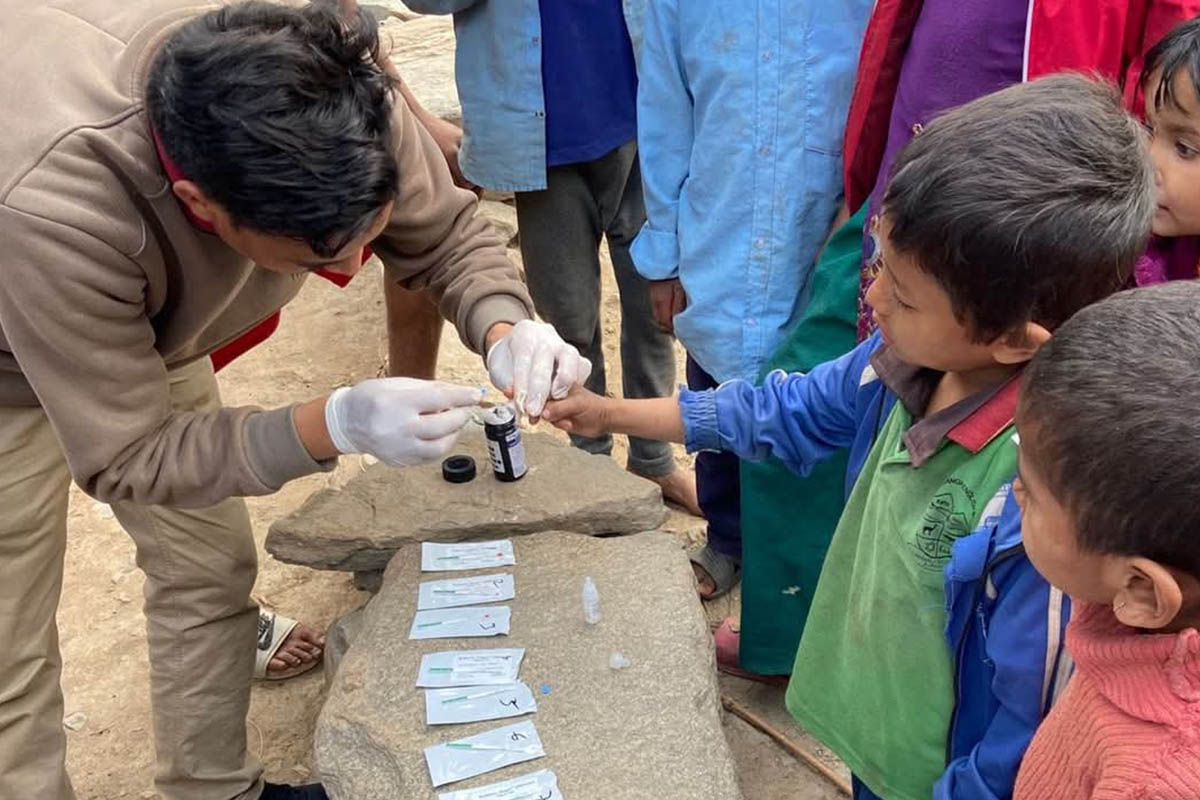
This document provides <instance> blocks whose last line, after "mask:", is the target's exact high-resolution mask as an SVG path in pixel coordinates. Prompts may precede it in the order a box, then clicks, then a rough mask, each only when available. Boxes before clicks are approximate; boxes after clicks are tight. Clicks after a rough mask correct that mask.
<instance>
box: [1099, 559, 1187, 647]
mask: <svg viewBox="0 0 1200 800" xmlns="http://www.w3.org/2000/svg"><path fill="white" fill-rule="evenodd" d="M1123 583H1124V585H1123V586H1122V587H1121V589H1120V591H1118V592H1117V596H1116V597H1115V598H1113V613H1114V614H1116V615H1117V619H1119V620H1120V621H1121V622H1123V623H1124V624H1126V625H1128V626H1130V627H1132V628H1143V629H1146V630H1159V629H1162V628H1166V627H1167V626H1168V625H1170V624H1171V623H1172V622H1173V621H1174V620H1175V617H1177V616H1178V615H1179V610H1180V609H1181V608H1182V607H1183V589H1182V588H1181V587H1180V585H1179V581H1178V580H1176V579H1175V575H1174V573H1172V572H1171V570H1169V569H1167V568H1166V567H1164V566H1163V565H1162V564H1159V563H1158V562H1157V561H1151V560H1150V559H1148V558H1140V557H1138V558H1131V559H1129V561H1128V563H1127V564H1126V565H1125V575H1124V577H1123Z"/></svg>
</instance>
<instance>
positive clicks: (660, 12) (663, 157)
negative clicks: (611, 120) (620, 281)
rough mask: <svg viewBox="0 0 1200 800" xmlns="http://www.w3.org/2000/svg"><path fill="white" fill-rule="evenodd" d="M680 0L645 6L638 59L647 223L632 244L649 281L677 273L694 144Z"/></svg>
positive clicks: (662, 0) (640, 146)
mask: <svg viewBox="0 0 1200 800" xmlns="http://www.w3.org/2000/svg"><path fill="white" fill-rule="evenodd" d="M678 6H679V3H678V0H655V2H653V3H647V4H646V12H645V13H646V16H645V34H644V38H643V40H642V47H641V52H640V53H639V56H638V97H637V119H638V157H639V161H640V162H641V170H642V187H643V190H644V191H643V193H644V196H645V201H646V224H645V225H644V226H642V231H641V233H640V234H638V237H637V239H636V240H635V241H634V243H633V248H632V256H633V261H634V265H635V266H636V267H637V271H638V272H639V273H641V275H642V276H643V277H645V278H646V279H648V280H651V281H665V280H670V279H672V278H676V277H678V275H679V239H678V236H677V225H678V219H679V197H680V193H681V192H682V191H683V184H684V181H686V180H687V177H688V170H689V165H690V164H691V158H692V144H693V140H694V127H693V117H694V109H693V108H692V95H691V91H690V90H689V88H688V81H687V75H686V72H685V70H684V66H683V53H682V49H681V45H680V21H679V14H680V11H679V7H678Z"/></svg>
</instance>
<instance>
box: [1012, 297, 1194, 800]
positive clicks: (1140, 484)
mask: <svg viewBox="0 0 1200 800" xmlns="http://www.w3.org/2000/svg"><path fill="white" fill-rule="evenodd" d="M1197 386H1200V284H1197V283H1195V282H1184V281H1179V282H1174V283H1166V284H1162V285H1159V286H1154V287H1151V288H1146V289H1136V290H1134V291H1130V292H1123V293H1121V294H1118V295H1115V296H1113V297H1112V298H1110V299H1108V300H1105V301H1103V302H1101V303H1098V304H1096V305H1094V306H1091V307H1089V308H1086V309H1084V310H1083V311H1081V312H1079V313H1078V314H1076V316H1075V317H1073V318H1072V319H1071V320H1070V321H1069V322H1067V323H1066V324H1065V325H1063V326H1062V327H1061V328H1060V329H1059V330H1058V331H1057V332H1056V333H1055V334H1054V337H1053V338H1052V339H1051V340H1050V342H1049V343H1048V344H1047V345H1045V346H1043V347H1042V349H1041V351H1039V353H1038V354H1037V356H1036V357H1035V358H1034V359H1033V362H1032V363H1031V365H1030V366H1029V368H1028V370H1027V371H1026V373H1025V378H1024V384H1023V386H1022V390H1021V400H1020V405H1019V409H1018V413H1017V427H1018V430H1019V432H1020V437H1021V442H1020V460H1019V469H1020V479H1019V480H1018V482H1017V486H1016V487H1015V494H1016V498H1017V501H1018V502H1019V503H1020V504H1021V512H1022V530H1023V533H1024V541H1025V548H1026V551H1027V552H1028V554H1029V558H1030V559H1031V560H1032V562H1033V565H1034V566H1035V567H1037V569H1038V571H1040V572H1041V573H1042V575H1043V576H1045V577H1046V579H1047V580H1048V581H1050V583H1052V584H1054V585H1055V586H1057V587H1059V588H1060V589H1062V590H1063V591H1064V592H1066V593H1067V594H1069V595H1070V596H1071V597H1072V599H1073V600H1074V601H1075V602H1076V611H1075V616H1074V618H1073V619H1072V620H1071V623H1070V625H1069V627H1068V629H1067V639H1066V643H1067V649H1068V650H1069V651H1070V653H1071V655H1072V656H1073V658H1074V659H1075V663H1076V669H1075V675H1074V677H1073V678H1072V679H1071V682H1070V684H1069V685H1068V687H1067V689H1066V692H1065V693H1064V695H1063V696H1062V699H1060V700H1059V702H1058V704H1057V705H1056V706H1055V707H1054V709H1053V710H1052V711H1051V712H1050V715H1049V716H1048V717H1047V718H1046V720H1045V722H1044V723H1042V726H1041V728H1039V729H1038V732H1037V733H1036V734H1035V736H1034V738H1033V742H1032V744H1031V745H1030V747H1029V750H1028V751H1027V753H1026V756H1025V760H1024V762H1023V764H1022V766H1021V771H1020V774H1019V776H1018V778H1017V784H1016V792H1015V794H1014V798H1015V800H1123V799H1125V798H1128V800H1134V799H1135V798H1136V799H1137V800H1196V799H1197V798H1200V632H1197V627H1198V626H1200V459H1197V457H1196V456H1197V453H1200V415H1197V413H1196V408H1195V405H1194V403H1193V402H1192V400H1191V398H1194V397H1195V395H1196V387H1197Z"/></svg>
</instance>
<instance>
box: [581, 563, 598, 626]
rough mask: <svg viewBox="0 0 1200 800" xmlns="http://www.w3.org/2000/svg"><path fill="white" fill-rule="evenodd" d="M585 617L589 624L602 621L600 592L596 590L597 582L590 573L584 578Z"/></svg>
mask: <svg viewBox="0 0 1200 800" xmlns="http://www.w3.org/2000/svg"><path fill="white" fill-rule="evenodd" d="M583 618H584V619H585V620H587V624H588V625H595V624H596V623H597V622H599V621H600V592H598V591H596V582H595V581H593V580H592V577H591V576H590V575H589V576H588V577H586V578H584V579H583Z"/></svg>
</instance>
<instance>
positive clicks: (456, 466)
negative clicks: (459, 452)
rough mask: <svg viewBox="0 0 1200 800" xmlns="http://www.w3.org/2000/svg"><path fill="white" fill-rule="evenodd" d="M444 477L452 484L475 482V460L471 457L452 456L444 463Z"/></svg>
mask: <svg viewBox="0 0 1200 800" xmlns="http://www.w3.org/2000/svg"><path fill="white" fill-rule="evenodd" d="M442 477H443V478H445V479H446V480H447V481H449V482H450V483H469V482H470V481H473V480H475V459H473V458H471V457H470V456H450V457H449V458H447V459H446V460H445V461H443V462H442Z"/></svg>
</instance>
